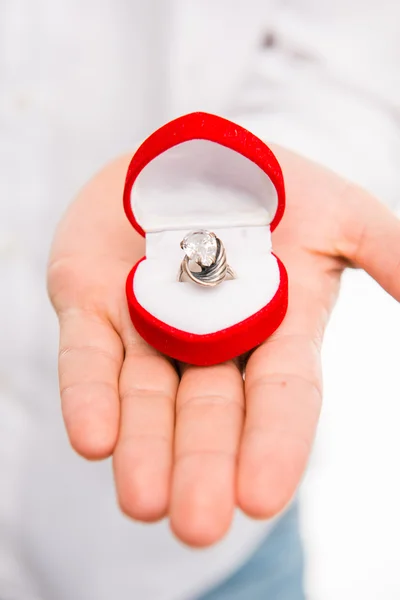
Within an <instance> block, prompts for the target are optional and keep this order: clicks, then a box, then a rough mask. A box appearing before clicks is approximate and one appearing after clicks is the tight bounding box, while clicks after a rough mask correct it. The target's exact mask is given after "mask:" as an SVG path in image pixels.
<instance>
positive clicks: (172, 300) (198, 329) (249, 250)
mask: <svg viewBox="0 0 400 600" xmlns="http://www.w3.org/2000/svg"><path fill="white" fill-rule="evenodd" d="M203 226H204V225H203V223H201V222H200V224H199V223H198V226H197V229H199V228H202V227H203ZM213 231H214V233H216V235H217V236H218V237H219V238H220V239H221V240H222V242H223V243H224V245H225V248H226V252H227V257H228V262H229V264H230V265H231V267H232V268H233V269H234V271H235V273H236V275H237V278H236V279H234V280H227V281H224V282H222V283H221V284H220V285H218V286H216V287H215V288H203V287H201V286H200V285H196V284H195V283H193V282H183V283H182V282H178V281H177V275H178V271H179V265H180V263H181V261H182V259H183V257H184V253H183V251H182V250H181V248H180V245H179V244H180V241H181V240H182V238H183V237H184V235H185V234H186V233H187V230H186V229H184V230H173V231H165V232H158V233H148V234H147V236H146V256H147V258H146V260H144V261H143V262H142V263H141V264H140V265H139V267H138V269H137V271H136V274H135V278H134V292H135V295H136V298H137V300H138V302H139V303H140V304H141V305H142V306H143V307H144V308H145V309H146V310H147V311H148V312H150V313H151V314H152V315H153V316H155V317H156V318H157V319H159V320H160V321H163V322H164V323H166V324H168V325H170V326H172V327H175V328H177V329H180V330H183V331H187V332H188V333H195V334H203V335H204V334H207V333H214V332H216V331H219V330H221V329H225V328H226V327H230V326H232V325H235V324H236V323H239V322H240V321H243V320H244V319H246V318H248V317H250V316H251V315H253V314H254V313H255V312H257V311H259V310H260V309H262V308H263V307H264V306H265V305H266V304H268V303H269V302H270V301H271V300H272V298H273V297H274V295H275V294H276V292H277V290H278V287H279V283H280V281H279V267H278V264H277V260H276V258H275V257H274V256H273V255H272V254H271V235H270V230H269V227H267V226H264V227H229V228H222V229H221V228H218V227H217V228H214V229H213Z"/></svg>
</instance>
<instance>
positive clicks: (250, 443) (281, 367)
mask: <svg viewBox="0 0 400 600" xmlns="http://www.w3.org/2000/svg"><path fill="white" fill-rule="evenodd" d="M325 320H326V313H325V311H324V310H323V308H322V306H321V301H320V300H318V299H317V297H316V296H315V295H313V294H312V293H311V292H310V290H309V289H307V288H303V287H302V286H301V285H299V284H297V285H292V286H291V289H290V305H289V310H288V314H287V317H286V319H285V321H284V323H283V325H282V327H281V328H280V330H278V332H277V333H276V334H275V335H274V336H273V337H272V338H270V340H268V341H267V342H266V343H265V344H263V345H262V346H261V347H259V348H258V349H257V350H256V351H255V352H254V354H253V355H252V356H251V357H250V359H249V362H248V365H247V369H246V381H245V394H246V423H245V427H244V433H243V440H242V444H241V449H240V456H239V469H238V484H237V485H238V491H237V495H238V504H239V506H240V507H241V508H242V509H243V510H244V512H246V513H247V514H249V515H250V516H252V517H255V518H269V517H272V516H274V515H276V514H277V513H279V512H280V511H281V510H283V509H284V507H285V506H286V505H287V504H288V503H289V501H290V500H291V498H292V497H293V495H294V493H295V490H296V488H297V486H298V484H299V482H300V479H301V477H302V474H303V472H304V469H305V467H306V464H307V460H308V457H309V454H310V451H311V447H312V443H313V439H314V435H315V430H316V425H317V420H318V416H319V412H320V406H321V372H320V352H319V347H320V341H321V332H322V330H323V328H324V325H325Z"/></svg>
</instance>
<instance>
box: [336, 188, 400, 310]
mask: <svg viewBox="0 0 400 600" xmlns="http://www.w3.org/2000/svg"><path fill="white" fill-rule="evenodd" d="M338 245H339V248H338V250H339V253H340V254H341V255H343V256H345V257H346V258H347V259H349V260H350V261H351V262H353V263H354V264H355V265H357V266H358V267H361V268H363V269H365V270H366V271H367V272H368V273H369V274H370V275H371V276H372V277H373V278H374V279H376V281H377V282H378V283H379V284H380V285H381V286H382V287H383V288H384V289H385V290H386V291H387V292H389V294H391V295H392V296H393V297H394V298H396V299H397V300H399V301H400V221H399V219H398V218H397V217H396V216H395V215H394V214H393V213H392V212H391V211H390V210H389V209H388V208H387V207H386V206H384V205H383V204H381V203H380V202H378V200H376V199H375V198H374V197H372V196H370V195H369V194H367V192H365V191H364V190H362V189H361V188H357V187H356V186H353V185H352V186H349V187H348V188H347V190H346V195H345V198H344V211H343V228H342V237H341V239H340V242H339V244H338Z"/></svg>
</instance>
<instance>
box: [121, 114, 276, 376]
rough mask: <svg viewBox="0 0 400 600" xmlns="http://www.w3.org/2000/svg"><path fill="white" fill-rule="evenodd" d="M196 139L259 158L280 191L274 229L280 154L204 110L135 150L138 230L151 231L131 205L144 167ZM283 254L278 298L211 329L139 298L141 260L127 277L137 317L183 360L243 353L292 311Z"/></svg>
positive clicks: (201, 361)
mask: <svg viewBox="0 0 400 600" xmlns="http://www.w3.org/2000/svg"><path fill="white" fill-rule="evenodd" d="M193 139H204V140H209V141H212V142H215V143H218V144H221V145H222V146H225V147H227V148H230V149H232V150H235V151H236V152H239V153H240V154H242V155H243V156H245V157H246V158H248V159H249V160H251V161H253V162H254V163H255V164H257V165H258V166H259V167H260V168H261V169H262V170H263V171H264V172H265V173H266V174H267V175H268V177H269V178H270V179H271V181H272V183H273V184H274V186H275V188H276V191H277V195H278V207H277V211H276V214H275V216H274V218H273V221H272V223H271V225H270V229H271V231H273V230H274V229H275V228H276V226H277V225H278V223H279V221H280V220H281V218H282V216H283V213H284V210H285V188H284V181H283V175H282V171H281V168H280V166H279V163H278V161H277V159H276V158H275V156H274V154H273V153H272V151H271V150H270V149H269V148H268V146H266V144H264V142H262V141H261V140H260V139H259V138H257V137H256V136H255V135H253V134H252V133H250V132H249V131H247V130H246V129H244V128H243V127H240V126H239V125H236V124H235V123H232V122H231V121H227V120H226V119H223V118H221V117H218V116H215V115H210V114H207V113H200V112H199V113H192V114H189V115H185V116H183V117H179V118H178V119H175V120H174V121H171V122H169V123H167V124H166V125H164V126H163V127H161V128H160V129H158V130H157V131H155V132H154V133H153V134H152V135H150V137H149V138H147V140H145V141H144V142H143V144H142V145H141V146H140V147H139V149H138V150H137V151H136V153H135V155H134V156H133V158H132V160H131V162H130V165H129V167H128V172H127V176H126V182H125V188H124V195H123V202H124V209H125V213H126V215H127V217H128V219H129V220H130V222H131V224H132V225H133V227H134V228H135V229H136V231H138V233H140V234H141V235H143V236H144V235H145V233H146V232H145V231H144V230H143V229H142V228H141V226H140V224H139V223H138V222H137V221H136V218H135V215H134V214H133V212H132V206H131V190H132V186H133V185H134V182H135V180H136V178H137V177H138V175H139V173H140V172H141V171H142V169H143V168H144V167H145V166H146V165H147V164H148V163H149V162H150V161H151V160H153V159H154V158H156V157H157V156H159V155H160V154H161V153H162V152H165V151H166V150H168V149H169V148H172V147H173V146H176V145H178V144H181V143H183V142H187V141H190V140H193ZM141 260H145V258H143V259H141ZM277 260H278V264H279V270H280V285H279V288H278V290H277V292H276V294H275V296H274V297H273V298H272V300H271V301H270V302H269V303H268V304H267V305H266V306H265V307H264V308H262V309H261V310H260V311H258V312H256V313H254V314H253V315H252V316H251V317H249V318H247V319H245V320H244V321H241V322H240V323H236V324H235V325H233V326H232V327H229V328H226V329H222V330H220V331H217V332H215V333H209V334H206V335H198V334H193V333H188V332H187V331H182V330H180V329H176V328H174V327H171V326H170V325H168V324H166V323H164V322H162V321H160V320H159V319H157V318H156V317H155V316H154V315H152V314H151V313H149V312H148V311H147V310H146V309H145V308H144V307H143V306H142V305H141V304H139V302H138V301H137V299H136V296H135V291H134V277H135V273H136V270H137V268H138V265H139V263H140V262H141V261H139V263H137V264H136V265H135V266H134V267H133V269H132V270H131V272H130V274H129V276H128V278H127V282H126V294H127V300H128V305H129V311H130V315H131V319H132V322H133V324H134V326H135V328H136V330H137V331H138V333H139V334H140V335H141V336H142V337H143V339H145V340H146V341H147V342H148V343H149V344H150V345H151V346H153V347H154V348H156V349H157V350H159V351H160V352H162V353H164V354H166V355H168V356H170V357H172V358H175V359H177V360H180V361H183V362H187V363H190V364H195V365H204V366H206V365H212V364H217V363H220V362H224V361H226V360H229V359H231V358H234V357H236V356H240V355H241V354H243V353H245V352H247V351H249V350H251V349H252V348H254V347H256V346H258V345H259V344H260V343H261V342H263V341H264V340H265V339H267V338H268V337H269V336H270V335H272V333H273V332H274V331H275V330H276V329H277V328H278V327H279V325H280V323H281V322H282V320H283V318H284V316H285V314H286V310H287V304H288V278H287V273H286V269H285V267H284V265H283V264H282V262H281V261H280V260H279V258H278V257H277ZM160 293H162V290H160ZM197 318H201V316H200V317H199V316H197Z"/></svg>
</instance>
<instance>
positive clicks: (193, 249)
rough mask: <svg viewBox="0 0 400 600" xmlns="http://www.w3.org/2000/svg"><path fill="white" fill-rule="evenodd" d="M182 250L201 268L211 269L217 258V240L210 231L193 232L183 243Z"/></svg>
mask: <svg viewBox="0 0 400 600" xmlns="http://www.w3.org/2000/svg"><path fill="white" fill-rule="evenodd" d="M181 248H182V250H184V251H185V254H186V256H187V257H188V258H189V260H193V261H194V262H196V263H197V264H198V265H200V266H201V267H210V266H211V265H212V264H214V263H215V259H216V257H217V238H216V237H215V235H214V234H213V233H211V232H210V231H206V230H205V229H200V230H199V231H191V232H190V233H188V234H187V235H186V236H185V237H184V238H183V240H182V241H181Z"/></svg>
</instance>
